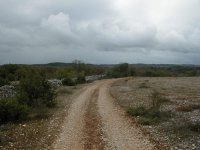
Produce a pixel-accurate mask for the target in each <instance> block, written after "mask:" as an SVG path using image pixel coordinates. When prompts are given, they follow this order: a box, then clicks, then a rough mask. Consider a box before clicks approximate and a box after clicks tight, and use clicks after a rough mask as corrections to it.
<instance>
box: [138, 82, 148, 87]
mask: <svg viewBox="0 0 200 150" xmlns="http://www.w3.org/2000/svg"><path fill="white" fill-rule="evenodd" d="M139 88H150V86H149V85H147V83H146V82H142V83H141V84H140V85H139Z"/></svg>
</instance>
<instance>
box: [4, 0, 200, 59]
mask: <svg viewBox="0 0 200 150" xmlns="http://www.w3.org/2000/svg"><path fill="white" fill-rule="evenodd" d="M118 2H120V3H123V1H122V0H117V1H114V0H93V1H92V0H86V1H84V3H83V1H81V0H69V1H65V0H58V1H54V0H40V1H39V0H36V1H32V0H19V1H12V0H7V1H3V0H0V10H1V12H2V13H0V63H7V62H8V61H9V60H12V61H14V62H23V60H24V62H25V63H37V62H49V61H54V60H55V61H67V60H65V58H64V56H65V57H66V59H68V60H73V59H82V60H85V61H88V62H96V63H117V62H120V61H122V62H125V61H127V62H135V63H137V61H138V62H140V63H142V62H145V63H151V62H155V63H168V62H172V63H200V62H199V61H198V59H197V56H199V55H200V54H199V53H200V23H199V22H200V15H199V14H200V13H198V11H199V9H198V6H199V5H198V4H199V1H197V0H191V1H190V2H188V1H187V0H182V1H180V0H175V2H174V3H172V2H167V1H162V2H159V3H160V6H159V7H160V9H158V5H157V1H156V0H153V1H152V2H151V3H150V2H147V1H144V0H140V1H139V0H134V1H131V0H127V4H126V5H127V6H126V7H127V9H126V7H125V6H124V7H125V8H123V7H122V6H121V5H120V3H119V5H117V4H118ZM197 5H198V6H197ZM157 9H158V10H157ZM157 11H158V12H160V15H161V16H159V14H158V12H157ZM100 54H102V55H100ZM38 55H40V56H38ZM166 55H167V57H166ZM23 56H24V57H25V56H29V57H32V58H30V59H25V58H24V59H23ZM37 56H38V57H37ZM98 56H99V57H100V58H99V57H98ZM113 56H116V59H114V58H113ZM119 56H122V57H121V58H119ZM109 57H110V58H109ZM6 58H7V59H8V61H7V60H6ZM117 58H118V59H117ZM111 59H113V60H111ZM155 59H156V61H155ZM95 60H96V61H95ZM29 61H30V62H29Z"/></svg>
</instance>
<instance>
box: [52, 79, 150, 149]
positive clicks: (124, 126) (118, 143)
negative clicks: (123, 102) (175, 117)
mask: <svg viewBox="0 0 200 150" xmlns="http://www.w3.org/2000/svg"><path fill="white" fill-rule="evenodd" d="M113 81H115V80H103V81H98V82H94V83H92V84H89V85H88V86H86V87H85V89H84V90H83V92H82V93H80V94H79V95H77V96H76V97H75V98H74V100H73V101H74V102H73V103H72V105H71V107H70V109H69V110H68V115H67V117H66V118H63V119H64V123H63V127H62V131H61V133H60V136H59V137H58V139H57V140H56V141H55V143H53V147H54V149H56V150H103V149H106V150H152V149H153V148H154V144H152V143H151V142H150V140H149V138H148V137H146V136H144V135H143V134H142V132H141V130H140V129H138V128H137V127H136V126H135V125H133V124H132V123H131V119H130V118H127V116H126V115H125V113H124V111H123V110H122V109H121V108H120V107H119V106H118V105H116V104H115V102H114V99H113V98H112V97H111V96H110V93H109V87H110V85H111V83H113Z"/></svg>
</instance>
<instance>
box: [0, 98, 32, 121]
mask: <svg viewBox="0 0 200 150" xmlns="http://www.w3.org/2000/svg"><path fill="white" fill-rule="evenodd" d="M28 112H29V107H28V106H27V105H25V104H20V103H19V102H18V101H17V99H16V98H6V99H1V100H0V116H1V117H0V123H5V122H8V121H15V120H20V119H25V118H26V117H27V115H28Z"/></svg>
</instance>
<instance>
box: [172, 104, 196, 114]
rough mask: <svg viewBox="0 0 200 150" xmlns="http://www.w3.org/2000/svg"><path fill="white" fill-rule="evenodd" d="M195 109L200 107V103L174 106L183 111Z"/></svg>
mask: <svg viewBox="0 0 200 150" xmlns="http://www.w3.org/2000/svg"><path fill="white" fill-rule="evenodd" d="M195 109H200V105H197V104H183V105H179V106H177V107H176V110H177V111H183V112H184V111H185V112H189V111H192V110H195Z"/></svg>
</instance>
